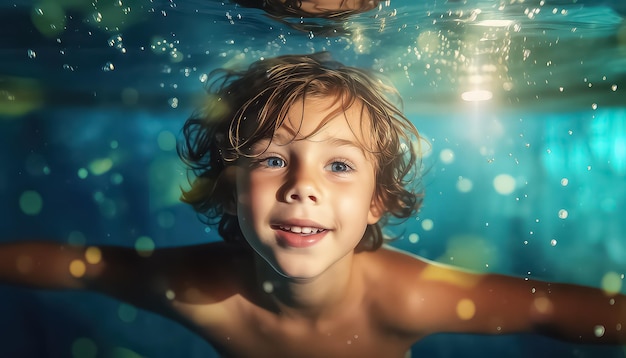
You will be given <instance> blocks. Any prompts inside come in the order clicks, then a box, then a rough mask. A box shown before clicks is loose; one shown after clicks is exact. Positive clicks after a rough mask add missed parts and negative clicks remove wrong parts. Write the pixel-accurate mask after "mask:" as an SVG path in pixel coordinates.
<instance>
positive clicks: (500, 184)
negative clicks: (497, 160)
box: [493, 174, 515, 195]
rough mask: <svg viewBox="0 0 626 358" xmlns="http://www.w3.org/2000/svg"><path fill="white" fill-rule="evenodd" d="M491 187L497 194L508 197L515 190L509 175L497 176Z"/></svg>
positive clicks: (513, 182)
mask: <svg viewBox="0 0 626 358" xmlns="http://www.w3.org/2000/svg"><path fill="white" fill-rule="evenodd" d="M493 187H494V189H495V190H496V192H497V193H498V194H502V195H509V194H511V193H512V192H513V191H514V190H515V179H514V178H513V177H512V176H510V175H509V174H499V175H497V176H496V177H495V178H494V179H493Z"/></svg>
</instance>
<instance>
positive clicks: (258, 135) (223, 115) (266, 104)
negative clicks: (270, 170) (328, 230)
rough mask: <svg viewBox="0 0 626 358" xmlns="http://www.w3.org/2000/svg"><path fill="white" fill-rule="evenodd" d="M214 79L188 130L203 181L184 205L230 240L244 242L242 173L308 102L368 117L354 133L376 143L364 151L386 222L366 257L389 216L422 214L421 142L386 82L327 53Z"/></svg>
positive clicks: (367, 238) (187, 154)
mask: <svg viewBox="0 0 626 358" xmlns="http://www.w3.org/2000/svg"><path fill="white" fill-rule="evenodd" d="M212 78H213V81H212V83H211V85H210V86H209V99H208V101H207V103H206V106H204V108H201V109H200V110H199V111H198V112H197V113H196V114H195V115H194V116H192V118H190V119H189V120H188V121H187V122H186V124H185V126H184V128H183V133H184V136H185V141H184V143H183V145H182V146H181V147H180V154H181V157H182V158H183V160H184V161H185V162H186V163H187V164H188V165H189V166H190V168H191V169H192V170H193V172H194V174H195V176H196V179H195V180H194V182H193V185H192V187H191V189H190V190H188V191H185V192H183V201H185V202H187V203H189V204H191V205H192V206H193V207H194V209H195V210H196V211H198V212H199V213H201V214H204V215H206V217H207V218H208V219H209V221H210V222H212V223H216V222H217V223H219V232H220V234H221V235H222V237H223V238H224V239H225V240H235V241H237V240H239V241H241V242H244V240H243V237H242V234H241V230H240V228H239V224H238V221H237V217H236V216H235V215H234V210H232V208H233V206H234V205H236V204H235V201H236V198H235V190H236V188H235V178H234V173H235V166H236V165H237V164H238V162H239V161H240V159H242V158H247V157H249V156H250V155H252V154H251V153H252V147H253V146H254V145H255V144H256V143H259V142H260V141H267V140H268V139H269V140H272V138H274V134H275V132H276V131H277V129H278V128H280V127H281V125H282V124H283V122H284V121H285V119H286V116H287V113H288V112H289V109H290V108H291V107H292V106H294V105H296V104H297V103H302V102H303V101H304V100H306V99H307V98H318V99H329V100H330V101H331V102H333V103H339V105H338V106H336V107H335V108H336V111H335V112H337V111H339V112H345V111H347V110H349V109H351V108H353V107H357V108H359V111H361V113H363V114H364V115H362V116H361V121H367V123H361V125H360V128H351V130H354V131H355V133H356V132H359V135H358V137H364V136H365V137H366V138H368V139H369V138H371V140H368V141H367V143H365V142H363V143H361V144H362V146H363V148H362V149H363V150H364V151H366V152H368V153H370V154H371V158H373V160H374V163H373V166H374V168H375V176H376V188H375V199H376V201H377V203H378V205H379V207H380V208H381V210H382V211H384V213H385V214H386V215H385V216H384V218H383V220H381V221H380V222H378V223H376V224H372V225H368V227H367V229H366V232H365V234H364V236H363V239H362V240H361V243H360V244H359V246H358V247H357V248H358V249H361V250H375V249H377V248H378V247H380V245H381V244H382V242H383V235H382V231H381V227H382V226H383V225H384V224H385V222H386V220H384V219H386V218H388V216H389V215H392V216H395V217H398V218H407V217H409V216H411V215H412V214H413V213H414V212H415V211H417V209H418V208H419V205H420V204H421V192H419V191H417V189H418V188H419V187H418V185H417V182H414V181H413V180H414V179H419V178H417V177H416V176H417V173H416V172H415V171H414V170H413V168H414V167H415V164H416V160H417V159H418V158H417V155H416V151H415V148H414V146H415V144H414V141H415V140H417V139H418V137H419V135H418V133H417V130H416V129H415V127H414V126H413V125H412V124H411V123H410V121H409V120H408V119H407V118H406V117H404V115H403V114H402V112H401V111H400V110H399V109H398V108H397V107H396V106H394V105H393V104H392V102H390V100H389V99H388V96H389V95H391V96H395V97H396V98H397V92H396V91H395V90H394V89H393V87H391V86H389V85H386V84H384V83H383V82H382V80H380V79H378V78H376V77H374V76H373V75H371V74H369V73H367V72H365V71H363V70H360V69H357V68H353V67H347V66H343V65H342V64H340V63H338V62H335V61H332V60H331V59H330V56H329V55H328V54H327V53H320V54H314V55H308V56H306V55H305V56H297V55H289V56H281V57H277V58H273V59H266V60H261V61H257V62H255V63H253V64H252V65H251V66H250V67H249V68H248V69H247V70H245V71H239V72H238V71H229V70H218V71H216V72H214V73H213V74H212ZM337 114H340V113H330V114H329V115H328V118H332V117H337ZM323 126H324V122H323V121H322V125H321V127H323ZM320 129H321V128H320ZM312 134H315V133H309V135H312ZM296 135H297V133H296V134H294V138H295V137H296ZM257 154H258V153H256V152H255V153H254V155H257Z"/></svg>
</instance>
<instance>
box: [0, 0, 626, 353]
mask: <svg viewBox="0 0 626 358" xmlns="http://www.w3.org/2000/svg"><path fill="white" fill-rule="evenodd" d="M259 3H260V4H262V3H263V2H262V1H260V2H259ZM306 3H307V1H306V0H302V2H301V4H306ZM347 3H351V2H349V1H348V2H347ZM303 8H304V5H303ZM316 9H317V8H315V7H313V10H311V11H312V14H311V16H306V15H302V14H289V13H288V14H281V13H273V12H272V11H267V10H266V9H264V8H263V6H260V5H258V4H256V5H255V2H254V1H240V2H238V1H236V0H233V1H231V0H224V1H220V0H203V1H199V0H190V1H183V0H169V1H166V0H152V1H151V0H93V1H81V0H40V1H25V0H15V1H9V0H3V1H2V2H1V3H0V201H1V202H2V205H1V206H0V241H1V242H12V241H16V240H18V241H19V240H32V239H36V240H51V241H57V242H66V243H71V244H78V245H86V246H89V245H119V246H126V247H134V248H136V249H137V250H153V249H155V248H159V247H171V246H182V245H191V244H199V243H205V242H211V241H219V240H221V238H220V237H219V236H218V234H217V231H216V230H215V229H214V228H211V227H207V226H206V225H204V224H203V223H202V222H201V220H200V219H199V217H198V215H197V214H196V213H195V212H194V211H193V210H192V208H191V207H190V206H189V205H186V204H184V203H182V202H181V201H180V196H181V187H182V188H187V187H188V186H189V181H188V177H187V174H188V173H187V171H186V169H185V166H184V165H183V163H182V162H181V160H180V159H179V157H178V155H177V149H176V148H177V143H178V141H179V140H180V138H181V128H182V126H183V124H184V123H185V120H186V119H187V118H189V116H190V115H191V114H192V113H193V112H194V110H195V109H196V108H198V107H199V106H201V105H202V103H203V100H205V97H204V96H205V93H206V92H205V87H206V85H207V79H208V78H209V74H210V73H211V71H212V70H215V69H218V68H238V69H240V68H245V67H246V66H247V65H249V64H250V63H252V62H254V61H256V60H259V59H263V58H270V57H275V56H278V55H284V54H312V53H315V52H322V51H327V52H329V53H330V55H332V57H333V58H334V59H336V60H338V61H340V62H342V63H344V64H346V65H350V66H357V67H361V68H365V69H369V70H373V71H375V72H377V73H379V74H381V75H383V76H385V77H386V78H388V79H390V80H391V82H393V83H394V85H395V86H396V87H397V89H398V91H399V93H400V94H401V96H402V99H403V109H404V111H405V114H406V116H407V117H408V118H409V119H410V120H411V121H412V122H413V123H414V124H415V126H416V127H417V129H418V130H419V132H420V134H421V136H422V137H423V138H422V140H421V143H419V144H420V149H421V156H422V159H421V162H422V163H421V169H422V176H421V182H422V185H423V187H424V190H425V196H424V202H423V207H422V208H421V210H420V212H419V213H418V215H417V216H416V217H414V218H410V219H408V220H405V221H402V222H399V223H397V224H396V225H391V226H389V228H388V230H389V231H388V234H389V235H390V236H393V237H395V240H393V241H392V242H391V243H390V245H392V246H395V247H397V248H400V249H402V250H406V251H409V252H411V253H414V254H416V255H419V256H422V257H425V258H427V259H430V260H434V261H438V262H441V263H445V264H450V265H454V266H458V267H462V268H467V269H470V270H473V271H479V272H493V273H502V274H507V275H514V276H520V277H529V278H534V279H539V280H549V281H554V282H564V283H575V284H582V285H587V286H592V287H597V288H601V289H603V290H605V291H607V292H626V288H625V287H624V274H626V220H625V218H626V95H625V91H626V23H625V21H624V16H626V2H624V1H623V0H606V1H594V0H506V1H504V0H466V1H456V0H447V1H444V0H420V1H417V0H387V1H380V2H376V6H373V7H371V8H361V9H358V10H355V11H353V12H347V13H345V14H341V15H340V16H320V13H318V12H316ZM215 274H216V275H218V274H219V272H216V273H215ZM580 309H581V310H585V309H586V308H585V307H581V308H580ZM411 353H412V356H413V357H623V356H626V350H624V349H623V348H622V347H615V346H592V345H579V344H573V343H566V342H561V341H558V340H554V339H550V338H546V337H542V336H535V335H521V334H520V335H502V336H481V335H465V334H437V335H433V336H429V337H427V338H425V339H423V340H421V341H420V342H418V343H417V344H415V346H414V347H413V348H412V351H411ZM217 356H218V355H217V353H216V351H215V350H214V348H213V347H211V345H210V344H209V343H207V342H206V341H205V340H203V339H202V338H200V337H199V336H197V335H196V334H194V333H193V332H191V331H190V330H188V329H187V328H184V327H183V326H181V325H180V324H178V323H175V322H174V321H170V320H169V319H167V318H163V317H161V316H158V315H155V314H153V313H151V312H149V311H146V310H142V309H139V308H137V307H134V306H133V305H130V304H127V303H124V302H121V301H118V300H116V299H113V298H110V297H107V296H104V295H101V294H98V293H93V292H83V291H45V290H36V289H28V288H22V287H15V286H10V285H0V357H24V358H31V357H33V358H34V357H75V358H79V357H80V358H82V357H88V358H91V357H106V358H135V357H157V358H161V357H193V358H196V357H217Z"/></svg>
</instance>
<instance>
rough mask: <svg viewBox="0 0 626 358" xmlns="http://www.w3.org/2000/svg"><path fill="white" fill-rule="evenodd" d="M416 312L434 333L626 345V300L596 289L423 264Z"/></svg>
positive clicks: (621, 296)
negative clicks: (529, 336)
mask: <svg viewBox="0 0 626 358" xmlns="http://www.w3.org/2000/svg"><path fill="white" fill-rule="evenodd" d="M420 282H421V284H422V285H423V286H422V289H421V290H419V291H420V292H421V295H422V296H423V297H422V298H424V299H425V301H424V302H430V303H431V304H430V305H428V308H427V309H423V310H419V311H421V313H422V314H423V316H422V319H424V318H425V319H426V321H428V322H431V326H430V327H429V328H430V329H433V330H434V331H432V332H429V333H434V332H435V331H439V332H460V333H479V334H481V333H485V334H504V333H520V332H530V333H539V334H545V335H547V336H551V337H554V338H558V339H562V340H567V341H572V342H579V343H609V344H624V343H626V298H625V297H624V296H623V295H619V294H608V293H606V292H604V291H602V290H600V289H596V288H590V287H584V286H578V285H571V284H562V283H549V282H542V281H536V280H529V279H525V278H517V277H510V276H503V275H492V274H485V275H481V274H473V273H467V272H463V271H459V270H456V269H454V268H448V267H445V266H438V265H436V264H434V265H432V264H428V265H426V266H425V268H424V269H423V270H422V271H421V279H420Z"/></svg>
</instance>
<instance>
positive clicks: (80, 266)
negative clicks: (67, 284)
mask: <svg viewBox="0 0 626 358" xmlns="http://www.w3.org/2000/svg"><path fill="white" fill-rule="evenodd" d="M86 271H87V267H86V266H85V263H84V262H83V261H82V260H73V261H72V262H70V274H71V275H72V276H74V277H76V278H80V277H83V276H84V275H85V272H86Z"/></svg>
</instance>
